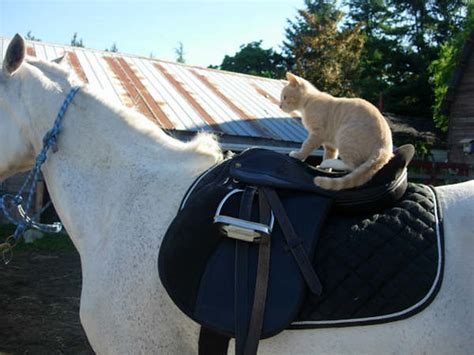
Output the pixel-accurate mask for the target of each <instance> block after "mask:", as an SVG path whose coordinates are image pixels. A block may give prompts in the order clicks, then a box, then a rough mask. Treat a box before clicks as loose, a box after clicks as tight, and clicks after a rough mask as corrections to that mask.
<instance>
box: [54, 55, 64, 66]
mask: <svg viewBox="0 0 474 355" xmlns="http://www.w3.org/2000/svg"><path fill="white" fill-rule="evenodd" d="M52 62H53V63H56V64H59V65H64V64H65V63H66V52H64V54H63V55H62V56H60V57H57V58H55V59H53V60H52Z"/></svg>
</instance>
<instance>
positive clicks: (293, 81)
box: [286, 72, 300, 86]
mask: <svg viewBox="0 0 474 355" xmlns="http://www.w3.org/2000/svg"><path fill="white" fill-rule="evenodd" d="M286 79H287V80H288V81H289V82H290V85H291V86H298V85H300V80H299V79H300V78H298V77H297V76H296V75H294V74H291V73H290V72H287V73H286Z"/></svg>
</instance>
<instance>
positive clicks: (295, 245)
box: [260, 187, 322, 295]
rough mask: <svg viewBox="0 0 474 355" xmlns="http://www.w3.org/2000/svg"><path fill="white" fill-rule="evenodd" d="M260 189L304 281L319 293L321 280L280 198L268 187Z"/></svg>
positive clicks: (314, 291) (312, 290) (313, 290)
mask: <svg viewBox="0 0 474 355" xmlns="http://www.w3.org/2000/svg"><path fill="white" fill-rule="evenodd" d="M260 191H262V192H263V194H264V195H265V198H266V199H267V201H268V203H269V204H270V207H271V210H272V211H273V213H274V214H275V217H276V220H277V221H278V224H279V225H280V228H281V230H282V231H283V235H284V236H285V239H286V242H287V244H288V247H289V248H290V250H291V253H292V254H293V257H294V258H295V260H296V262H297V263H298V267H299V269H300V271H301V274H302V275H303V277H304V279H305V281H306V283H307V284H308V287H309V289H310V290H311V292H313V293H314V294H316V295H320V294H321V292H322V285H321V281H319V277H318V275H316V272H315V271H314V269H313V265H312V263H311V261H310V260H309V257H308V254H307V253H306V250H305V248H304V245H303V241H302V240H301V238H300V237H298V235H297V234H296V232H295V230H294V229H293V226H292V225H291V222H290V220H289V218H288V215H287V214H286V211H285V208H284V207H283V205H282V203H281V201H280V198H279V197H278V195H277V193H276V192H275V190H273V189H270V188H268V187H262V188H260Z"/></svg>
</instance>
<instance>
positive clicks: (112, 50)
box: [81, 42, 118, 53]
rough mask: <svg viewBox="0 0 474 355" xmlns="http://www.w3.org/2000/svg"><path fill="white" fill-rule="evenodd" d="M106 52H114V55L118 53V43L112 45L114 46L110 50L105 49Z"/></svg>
mask: <svg viewBox="0 0 474 355" xmlns="http://www.w3.org/2000/svg"><path fill="white" fill-rule="evenodd" d="M81 43H82V42H81ZM105 51H106V52H112V53H117V52H118V47H117V43H115V42H114V43H112V45H111V46H110V48H106V49H105Z"/></svg>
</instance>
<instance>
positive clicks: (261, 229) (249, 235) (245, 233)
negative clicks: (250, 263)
mask: <svg viewBox="0 0 474 355" xmlns="http://www.w3.org/2000/svg"><path fill="white" fill-rule="evenodd" d="M243 192H244V190H242V189H234V190H232V191H231V192H229V193H228V194H227V195H226V196H225V197H224V198H223V199H222V201H221V202H220V203H219V206H218V207H217V209H216V214H215V215H214V223H216V224H222V231H223V232H224V234H225V235H226V236H227V237H229V238H233V239H239V240H243V241H246V242H258V241H259V240H260V238H261V237H262V234H271V233H272V230H273V226H274V224H275V216H274V214H273V211H271V215H270V224H269V225H266V224H263V223H258V222H252V221H247V220H244V219H240V218H236V217H231V216H226V215H222V214H221V211H222V208H223V207H224V205H225V203H226V202H227V200H228V199H229V197H231V196H232V195H235V194H237V193H243Z"/></svg>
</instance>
